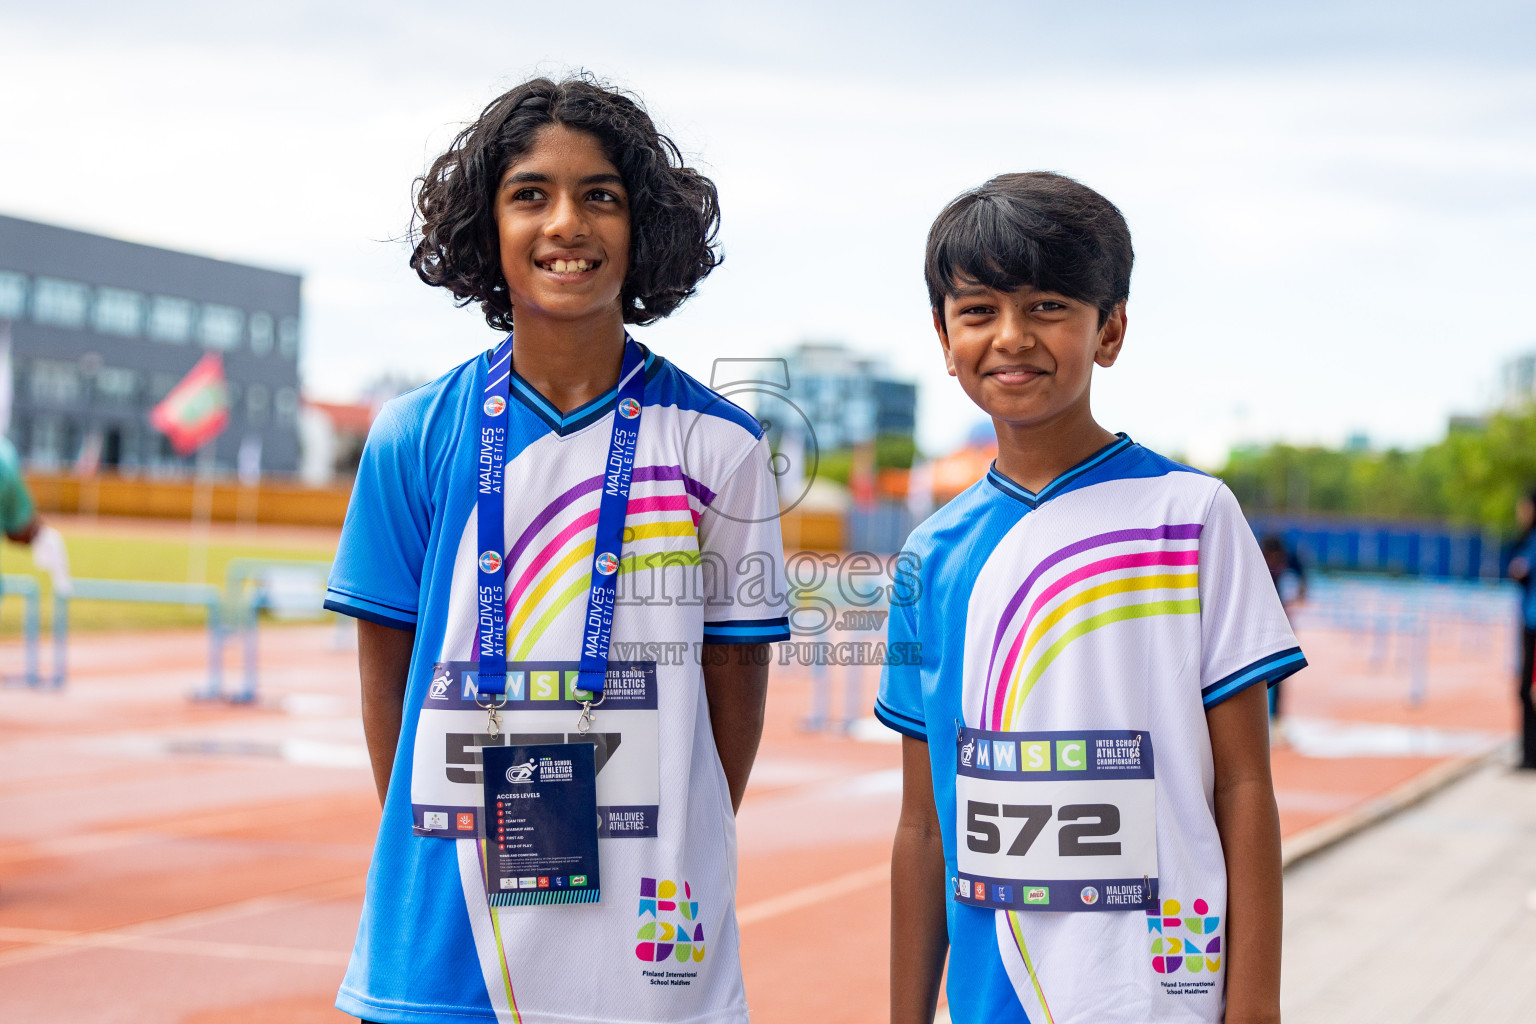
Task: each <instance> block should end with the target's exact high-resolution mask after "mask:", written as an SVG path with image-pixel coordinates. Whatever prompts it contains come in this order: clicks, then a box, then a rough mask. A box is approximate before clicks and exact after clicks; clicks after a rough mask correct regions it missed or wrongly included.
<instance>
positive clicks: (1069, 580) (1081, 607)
mask: <svg viewBox="0 0 1536 1024" xmlns="http://www.w3.org/2000/svg"><path fill="white" fill-rule="evenodd" d="M1200 529H1201V527H1200V524H1199V523H1183V524H1178V525H1169V526H1158V527H1152V528H1150V529H1139V530H1137V529H1133V530H1114V531H1111V532H1109V533H1101V534H1098V535H1096V536H1093V537H1088V538H1085V539H1083V540H1080V541H1078V542H1076V543H1074V544H1069V545H1067V546H1066V547H1064V548H1060V549H1059V550H1057V551H1054V552H1052V553H1051V554H1049V555H1047V556H1046V557H1045V558H1043V559H1041V560H1040V562H1039V563H1038V564H1037V565H1036V566H1035V568H1034V569H1033V571H1031V572H1030V574H1029V576H1028V577H1026V578H1025V580H1024V582H1023V583H1022V584H1020V586H1019V588H1018V589H1017V590H1015V591H1014V593H1013V596H1012V597H1011V598H1010V599H1009V601H1008V603H1007V605H1006V606H1005V607H1004V609H1003V614H1002V616H1001V617H1000V618H999V620H998V624H997V631H996V633H995V634H994V635H993V638H992V653H991V657H990V658H989V660H988V665H987V684H986V690H985V692H984V693H983V695H982V720H983V721H985V722H988V723H989V725H988V726H987V727H988V728H990V729H998V730H1003V729H1013V728H1016V727H1017V725H1018V719H1019V715H1020V713H1021V711H1022V709H1023V704H1024V701H1025V699H1027V698H1028V697H1029V694H1030V691H1031V690H1033V689H1034V686H1035V684H1036V683H1037V682H1039V680H1040V677H1041V676H1043V675H1044V674H1045V672H1046V670H1047V669H1049V668H1050V666H1051V663H1052V662H1054V661H1055V660H1056V659H1057V657H1059V656H1060V655H1061V653H1062V652H1063V651H1065V650H1066V649H1067V648H1068V647H1069V646H1071V645H1072V644H1073V643H1074V642H1076V641H1077V640H1080V639H1082V638H1083V637H1085V636H1087V635H1088V634H1090V633H1093V632H1095V631H1096V630H1099V629H1102V628H1104V627H1105V626H1109V625H1112V624H1114V623H1116V622H1124V621H1126V620H1129V619H1138V618H1146V617H1148V616H1154V615H1198V614H1199V612H1200V596H1199V582H1200V575H1199V562H1200V547H1199V541H1200ZM1105 549H1112V550H1113V553H1110V551H1108V550H1105ZM1090 554H1101V555H1103V556H1104V557H1100V558H1097V559H1096V560H1093V561H1087V562H1083V563H1082V564H1077V563H1076V561H1074V560H1078V561H1080V558H1079V556H1084V555H1090ZM1063 568H1065V569H1066V571H1065V572H1061V573H1060V574H1059V575H1057V574H1056V571H1057V570H1059V569H1063ZM1026 606H1027V608H1026ZM1021 612H1022V613H1021ZM1005 648H1006V654H1004V655H1003V657H1002V660H1001V662H999V659H998V654H999V652H1000V651H1003V650H1004V649H1005ZM994 670H995V674H994Z"/></svg>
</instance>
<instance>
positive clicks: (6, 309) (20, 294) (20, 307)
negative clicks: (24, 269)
mask: <svg viewBox="0 0 1536 1024" xmlns="http://www.w3.org/2000/svg"><path fill="white" fill-rule="evenodd" d="M26 311H27V275H25V274H17V273H14V272H12V271H9V270H0V320H15V319H16V318H18V317H20V316H21V315H22V314H23V313H25V312H26Z"/></svg>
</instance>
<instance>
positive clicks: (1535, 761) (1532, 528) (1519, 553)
mask: <svg viewBox="0 0 1536 1024" xmlns="http://www.w3.org/2000/svg"><path fill="white" fill-rule="evenodd" d="M1515 521H1516V522H1517V523H1519V525H1520V539H1519V540H1517V541H1515V548H1514V553H1513V556H1512V557H1511V558H1510V560H1509V578H1510V579H1512V580H1514V581H1515V582H1517V583H1519V584H1520V589H1521V591H1522V594H1521V600H1520V625H1521V627H1522V629H1521V640H1520V676H1519V678H1517V679H1516V680H1515V693H1516V695H1517V696H1518V697H1519V699H1520V733H1521V744H1520V764H1519V766H1518V767H1520V768H1524V769H1526V770H1529V771H1536V699H1533V698H1536V695H1533V693H1532V690H1531V677H1532V674H1533V673H1536V586H1533V584H1536V573H1533V572H1532V567H1533V566H1536V490H1532V491H1531V493H1529V494H1527V495H1525V496H1524V497H1522V498H1521V499H1520V500H1519V501H1518V502H1516V503H1515Z"/></svg>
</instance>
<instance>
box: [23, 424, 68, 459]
mask: <svg viewBox="0 0 1536 1024" xmlns="http://www.w3.org/2000/svg"><path fill="white" fill-rule="evenodd" d="M30 433H31V435H32V437H31V442H32V443H31V444H29V445H28V446H27V460H28V461H29V462H31V463H32V464H33V465H34V466H36V467H38V468H39V469H52V468H54V467H55V466H57V465H58V464H59V462H60V460H61V458H62V449H63V447H64V438H63V431H61V430H60V429H59V421H58V420H56V419H54V418H53V417H52V416H39V417H37V419H35V420H33V421H32V429H31V431H30Z"/></svg>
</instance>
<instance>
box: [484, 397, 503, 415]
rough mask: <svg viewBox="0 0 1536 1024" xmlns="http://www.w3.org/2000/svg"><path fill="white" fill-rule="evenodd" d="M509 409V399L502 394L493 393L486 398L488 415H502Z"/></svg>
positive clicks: (486, 412)
mask: <svg viewBox="0 0 1536 1024" xmlns="http://www.w3.org/2000/svg"><path fill="white" fill-rule="evenodd" d="M506 411H507V400H506V399H505V398H502V397H501V396H500V395H492V396H491V397H490V398H487V399H486V400H485V414H486V415H487V416H500V415H501V414H502V413H504V412H506Z"/></svg>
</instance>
